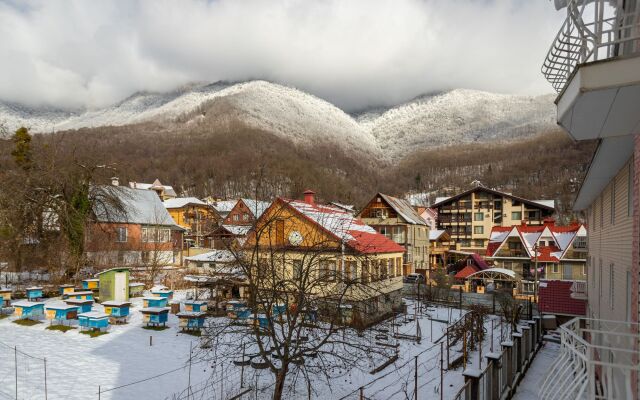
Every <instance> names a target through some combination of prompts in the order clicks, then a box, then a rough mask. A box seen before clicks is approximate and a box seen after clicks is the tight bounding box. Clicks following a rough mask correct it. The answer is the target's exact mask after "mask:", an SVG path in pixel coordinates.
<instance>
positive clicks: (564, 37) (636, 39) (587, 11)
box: [542, 0, 640, 92]
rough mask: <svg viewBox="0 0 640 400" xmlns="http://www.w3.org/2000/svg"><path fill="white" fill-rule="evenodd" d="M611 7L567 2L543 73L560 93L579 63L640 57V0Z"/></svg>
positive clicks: (592, 0) (601, 0)
mask: <svg viewBox="0 0 640 400" xmlns="http://www.w3.org/2000/svg"><path fill="white" fill-rule="evenodd" d="M611 4H612V2H611V1H609V0H568V1H567V7H566V9H567V18H566V19H565V21H564V23H563V24H562V27H561V28H560V31H559V32H558V34H557V35H556V38H555V39H554V41H553V43H552V45H551V48H550V49H549V51H548V53H547V57H546V58H545V60H544V63H543V64H542V74H543V75H544V76H545V78H546V79H547V80H548V81H549V82H550V83H551V85H552V86H553V88H554V89H555V90H556V91H557V92H561V91H562V90H563V89H564V87H565V86H566V84H567V81H568V80H569V78H570V76H571V75H572V74H573V72H574V71H575V69H576V67H577V66H578V65H580V64H584V63H587V62H592V61H598V60H604V59H608V58H612V57H617V56H621V55H630V54H640V1H637V0H631V1H626V2H624V6H612V5H611ZM621 4H622V3H621Z"/></svg>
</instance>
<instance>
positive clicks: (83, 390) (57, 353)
mask: <svg viewBox="0 0 640 400" xmlns="http://www.w3.org/2000/svg"><path fill="white" fill-rule="evenodd" d="M184 295H185V293H184V292H183V293H177V294H176V297H177V298H179V297H183V296H184ZM409 303H410V304H409V315H410V316H412V315H414V312H413V304H412V303H411V302H410V301H409ZM133 304H134V307H133V309H132V313H131V317H130V321H129V323H128V324H126V325H117V326H116V325H114V326H111V327H110V329H109V333H108V334H106V335H103V336H99V337H96V338H90V337H88V336H86V335H81V334H79V332H78V330H77V329H74V330H71V331H68V332H66V333H62V332H57V331H50V330H46V329H45V328H46V327H47V326H48V325H49V323H48V322H43V323H42V324H39V325H36V326H31V327H24V326H19V325H16V324H14V323H12V322H11V320H13V319H14V318H13V317H10V318H5V319H3V320H0V399H4V398H7V399H10V398H15V365H16V364H15V356H16V353H15V352H14V346H15V347H16V348H17V350H18V352H17V371H18V398H19V399H44V361H43V359H44V358H46V360H47V361H46V363H47V393H48V399H88V398H97V396H98V388H99V387H100V391H101V395H100V398H101V399H134V398H135V399H165V398H167V399H173V398H187V396H186V395H187V392H186V391H185V389H186V388H187V387H188V385H189V383H190V384H191V388H192V392H194V393H195V394H196V397H193V398H201V396H203V397H202V398H207V399H222V398H228V397H231V396H233V395H236V394H238V393H240V392H241V391H242V390H243V389H241V388H240V374H241V372H242V374H243V380H244V387H245V388H247V387H257V388H258V389H261V390H258V395H257V396H255V394H252V396H251V397H254V396H255V397H257V398H268V397H269V396H270V392H271V390H272V385H273V376H272V374H271V373H270V372H268V371H267V370H254V369H252V368H251V367H245V369H244V370H243V371H242V370H241V368H240V367H237V366H235V365H233V364H232V363H231V360H226V359H216V358H209V361H201V360H200V359H198V358H197V356H195V357H194V360H193V362H192V366H191V374H190V378H189V367H188V364H189V363H188V360H189V350H190V346H193V348H194V354H196V353H201V351H202V350H201V349H199V348H198V346H199V343H200V340H199V338H196V337H193V336H190V335H185V334H181V333H178V328H177V325H178V322H177V318H176V317H175V316H174V315H170V317H169V324H168V326H169V329H167V330H164V331H158V332H157V331H149V330H145V329H142V316H141V314H140V312H139V309H140V308H142V304H141V299H133ZM94 308H95V309H97V310H100V309H101V308H102V307H101V306H100V305H96V306H95V307H94ZM463 313H464V312H463ZM460 315H461V312H460V311H459V310H457V309H449V308H446V307H429V308H428V309H426V310H424V311H423V312H422V313H419V314H418V322H419V324H420V329H421V332H422V340H421V343H420V344H418V343H416V342H415V341H414V340H409V339H397V340H398V344H399V348H398V349H399V351H398V355H399V358H398V360H397V361H396V362H395V363H394V364H392V365H389V366H388V367H386V368H385V369H383V370H382V371H380V372H378V373H376V374H370V372H369V371H370V370H371V369H372V367H375V366H377V365H379V364H377V365H364V366H363V367H362V368H360V369H358V368H353V369H351V370H348V371H338V373H337V374H335V377H334V378H332V379H331V381H330V384H327V383H326V381H325V380H324V379H323V378H321V377H315V376H312V377H311V381H312V382H311V383H312V384H311V388H312V398H317V399H328V398H332V399H339V398H349V399H356V398H358V396H359V390H358V389H359V388H360V387H364V389H363V391H364V394H365V396H366V397H367V398H371V399H404V398H406V393H409V397H410V396H411V393H412V390H413V385H414V382H413V376H414V357H415V356H418V375H419V378H418V385H419V388H420V393H423V396H424V397H425V398H427V397H429V396H431V395H433V396H435V393H438V392H439V390H440V344H439V343H434V342H435V341H437V339H439V338H441V337H442V335H443V334H444V332H446V326H447V323H446V322H439V321H436V320H440V321H451V322H453V321H455V320H456V319H458V318H459V317H460ZM430 318H433V319H434V320H432V319H430ZM494 321H495V320H494ZM395 323H396V325H395V326H394V325H392V320H388V321H386V322H384V323H382V324H380V325H378V326H375V327H374V328H372V329H370V330H368V331H367V332H366V333H365V335H364V337H362V340H363V341H365V342H369V343H371V345H372V346H375V342H376V340H375V335H377V334H379V333H380V330H381V329H388V330H389V332H392V331H393V330H394V327H395V329H396V330H397V331H399V332H400V333H404V334H407V335H412V334H415V332H416V323H415V322H412V321H409V320H408V319H405V318H404V317H402V316H401V317H398V319H397V320H396V321H395ZM494 325H495V326H494V345H495V346H496V347H497V346H498V343H499V341H500V337H499V336H500V330H499V326H498V324H497V323H494ZM486 326H487V328H488V329H487V331H488V332H489V330H490V327H491V320H489V321H487V325H486ZM505 334H506V332H505ZM150 336H152V337H153V345H152V346H150V345H149V337H150ZM390 336H391V335H389V343H394V342H395V341H396V339H393V338H391V337H390ZM490 338H491V334H490V332H489V333H488V334H487V341H486V342H485V346H484V350H483V353H485V354H486V353H487V352H488V351H489V350H490V343H489V341H488V340H489V339H490ZM196 350H198V351H196ZM476 354H477V353H476ZM474 358H475V359H477V356H474V354H471V355H470V356H469V366H470V367H471V366H473V365H474V364H475V363H476V362H477V361H474ZM476 366H477V365H476ZM483 366H484V365H483ZM295 368H296V367H294V369H293V370H292V371H290V372H291V376H292V379H293V378H294V376H295V374H296V373H298V372H299V371H297V370H296V369H295ZM189 379H190V380H189ZM462 384H463V377H462V368H458V369H457V370H452V371H448V372H446V374H445V382H444V389H445V398H452V397H453V395H455V393H456V392H457V391H458V389H459V388H460V387H461V386H462ZM293 386H294V387H293V389H290V391H289V392H288V393H289V394H288V397H289V398H307V396H308V387H307V385H306V383H304V380H300V381H299V382H298V384H296V385H293Z"/></svg>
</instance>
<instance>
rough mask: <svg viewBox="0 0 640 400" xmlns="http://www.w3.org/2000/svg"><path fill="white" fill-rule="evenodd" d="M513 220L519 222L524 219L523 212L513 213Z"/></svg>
mask: <svg viewBox="0 0 640 400" xmlns="http://www.w3.org/2000/svg"><path fill="white" fill-rule="evenodd" d="M511 219H512V220H514V221H519V220H521V219H522V211H513V212H511Z"/></svg>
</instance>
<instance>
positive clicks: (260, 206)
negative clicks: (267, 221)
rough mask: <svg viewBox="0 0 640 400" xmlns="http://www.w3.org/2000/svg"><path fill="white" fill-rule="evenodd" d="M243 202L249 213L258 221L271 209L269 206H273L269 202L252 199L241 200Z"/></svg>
mask: <svg viewBox="0 0 640 400" xmlns="http://www.w3.org/2000/svg"><path fill="white" fill-rule="evenodd" d="M241 200H242V202H243V203H244V204H245V205H246V206H247V208H248V209H249V211H251V212H252V213H253V216H254V217H255V218H256V219H258V218H260V216H261V215H262V213H263V212H264V210H266V209H267V208H269V206H270V205H271V203H269V202H268V201H260V200H252V199H241Z"/></svg>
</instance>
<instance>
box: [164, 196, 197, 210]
mask: <svg viewBox="0 0 640 400" xmlns="http://www.w3.org/2000/svg"><path fill="white" fill-rule="evenodd" d="M163 204H164V207H165V208H167V209H172V208H182V207H186V206H188V205H199V206H206V205H207V203H205V202H204V201H202V200H200V199H198V198H196V197H176V198H173V199H166V200H165V201H164V202H163Z"/></svg>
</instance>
